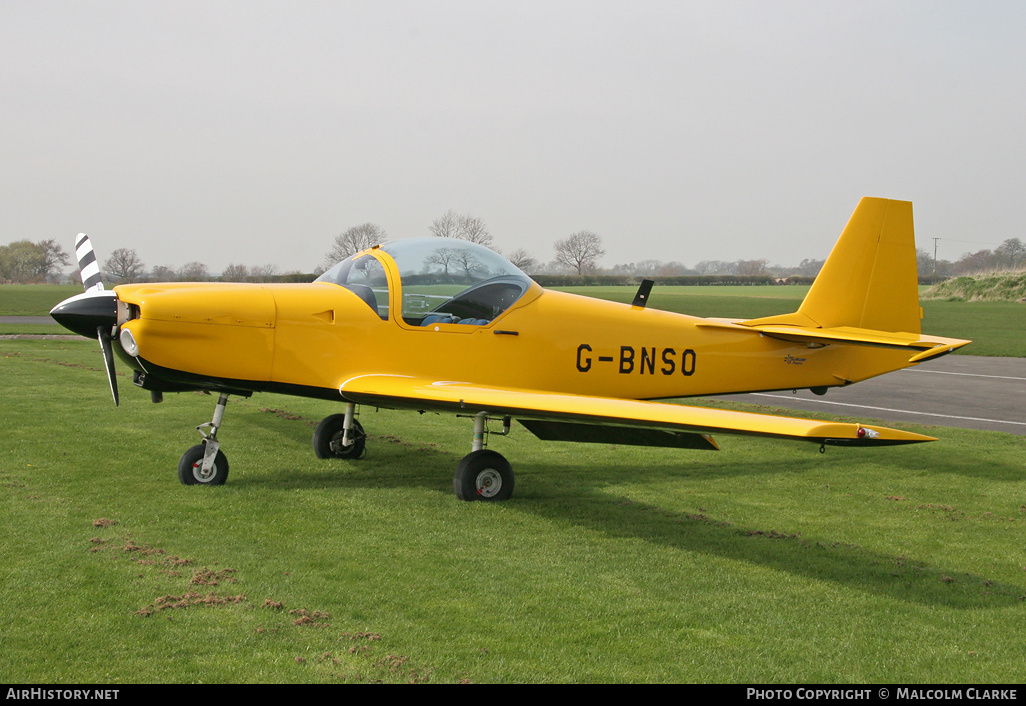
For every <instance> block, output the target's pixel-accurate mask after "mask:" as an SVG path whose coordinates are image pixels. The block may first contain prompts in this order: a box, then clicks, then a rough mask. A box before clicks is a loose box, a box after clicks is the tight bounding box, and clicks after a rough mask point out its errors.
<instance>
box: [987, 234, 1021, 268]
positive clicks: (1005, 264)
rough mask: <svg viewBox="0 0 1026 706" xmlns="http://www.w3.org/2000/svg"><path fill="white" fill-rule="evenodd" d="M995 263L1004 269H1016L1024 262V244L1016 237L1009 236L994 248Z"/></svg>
mask: <svg viewBox="0 0 1026 706" xmlns="http://www.w3.org/2000/svg"><path fill="white" fill-rule="evenodd" d="M994 260H995V264H996V265H997V266H998V267H1000V268H1003V269H1006V270H1018V269H1019V268H1020V267H1022V266H1023V264H1026V245H1023V242H1022V241H1021V240H1019V239H1018V238H1009V239H1008V240H1006V241H1005V242H1003V243H1001V245H999V246H997V247H996V248H994Z"/></svg>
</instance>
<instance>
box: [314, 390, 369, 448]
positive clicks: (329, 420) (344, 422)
mask: <svg viewBox="0 0 1026 706" xmlns="http://www.w3.org/2000/svg"><path fill="white" fill-rule="evenodd" d="M313 447H314V453H315V454H317V458H351V459H357V458H363V454H364V453H365V452H366V450H367V434H366V433H365V432H364V431H363V425H362V424H360V422H359V421H358V420H357V419H356V405H355V404H353V403H351V402H350V403H349V404H347V405H346V413H345V414H333V415H331V416H330V417H325V418H324V419H322V420H321V423H320V424H318V425H317V429H316V430H314V435H313Z"/></svg>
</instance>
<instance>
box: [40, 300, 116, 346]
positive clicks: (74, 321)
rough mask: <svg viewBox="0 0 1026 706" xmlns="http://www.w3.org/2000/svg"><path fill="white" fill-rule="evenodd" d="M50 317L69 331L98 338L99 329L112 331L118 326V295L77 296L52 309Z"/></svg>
mask: <svg viewBox="0 0 1026 706" xmlns="http://www.w3.org/2000/svg"><path fill="white" fill-rule="evenodd" d="M50 316H52V317H53V319H54V320H55V321H56V322H57V323H59V324H60V325H61V326H63V327H64V328H66V329H68V330H69V331H74V332H75V333H77V334H79V335H81V336H85V337H86V338H96V331H97V329H98V328H100V327H104V328H105V330H107V331H111V330H112V329H113V328H114V327H115V326H117V324H118V299H117V295H116V294H115V293H114V292H112V291H109V290H99V291H92V292H85V293H83V294H77V295H75V296H73V297H71V298H69V299H65V300H64V301H62V302H61V303H60V304H58V305H57V306H55V307H54V308H53V309H51V310H50Z"/></svg>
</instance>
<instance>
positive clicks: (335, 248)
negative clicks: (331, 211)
mask: <svg viewBox="0 0 1026 706" xmlns="http://www.w3.org/2000/svg"><path fill="white" fill-rule="evenodd" d="M386 240H388V233H386V232H385V231H384V230H382V229H381V228H380V227H379V226H376V225H374V224H373V223H364V224H363V225H359V226H353V227H352V228H350V229H349V230H347V231H345V232H344V233H340V234H338V235H336V236H335V242H334V243H332V246H331V249H330V250H328V254H327V255H325V256H324V267H325V269H327V268H329V267H331V266H332V265H334V264H335V263H337V262H342V260H345V259H346V258H347V257H350V256H352V255H355V254H356V253H358V252H360V251H361V250H366V249H367V248H369V247H371V246H373V245H380V244H381V243H383V242H385V241H386Z"/></svg>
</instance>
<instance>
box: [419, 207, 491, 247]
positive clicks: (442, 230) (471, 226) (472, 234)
mask: <svg viewBox="0 0 1026 706" xmlns="http://www.w3.org/2000/svg"><path fill="white" fill-rule="evenodd" d="M428 230H430V231H431V234H432V235H435V236H438V237H439V238H458V239H459V240H469V241H470V242H471V243H477V244H478V245H484V246H485V247H490V246H491V244H492V234H491V233H489V232H488V228H487V226H485V224H484V221H482V220H481V219H480V218H478V217H477V216H471V215H470V214H469V213H468V214H459V213H456V212H455V211H452V210H449V211H446V212H445V213H444V214H443V215H442V216H441V217H440V218H436V219H435V220H434V222H433V223H432V224H431V227H430V228H429V229H428Z"/></svg>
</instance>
